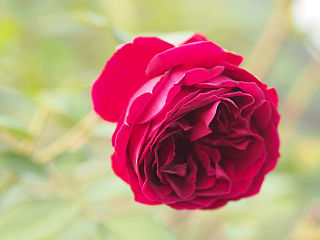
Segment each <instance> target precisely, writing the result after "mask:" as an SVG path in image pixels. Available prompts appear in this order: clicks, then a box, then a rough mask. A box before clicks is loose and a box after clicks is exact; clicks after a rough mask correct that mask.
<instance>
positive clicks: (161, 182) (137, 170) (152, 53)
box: [92, 34, 279, 209]
mask: <svg viewBox="0 0 320 240" xmlns="http://www.w3.org/2000/svg"><path fill="white" fill-rule="evenodd" d="M241 61H242V57H241V56H239V55H236V54H233V53H230V52H226V51H225V50H223V49H222V48H221V47H219V46H217V45H216V44H214V43H213V42H210V41H208V40H207V39H206V38H205V37H204V36H201V35H199V34H196V35H194V36H193V37H192V38H190V39H189V40H187V41H186V42H184V43H183V44H181V45H179V46H176V47H175V46H173V45H171V44H170V43H167V42H165V41H163V40H161V39H158V38H155V37H138V38H136V39H135V40H134V41H133V43H128V44H125V45H123V46H121V47H120V48H119V49H118V50H117V51H116V53H115V54H114V55H113V56H112V57H111V59H110V60H109V61H108V62H107V64H106V66H105V68H104V70H103V72H102V74H101V75H100V77H99V78H98V79H97V81H96V82H95V83H94V85H93V88H92V99H93V104H94V109H95V111H96V112H97V113H98V114H99V115H100V116H101V117H102V118H104V119H105V120H107V121H114V122H115V121H117V122H118V124H117V128H116V130H115V132H114V134H113V137H112V144H113V146H114V150H115V151H114V154H113V155H112V157H111V159H112V167H113V169H114V171H115V173H116V174H117V175H118V176H119V177H120V178H122V179H123V180H124V181H125V182H127V183H128V184H130V186H131V188H132V191H133V193H134V195H135V200H136V201H138V202H141V203H145V204H161V203H164V204H167V205H169V206H171V207H173V208H176V209H196V208H202V209H213V208H217V207H221V206H223V205H225V204H226V203H227V202H228V201H230V200H238V199H240V198H243V197H248V196H252V195H254V194H256V193H257V192H258V191H259V189H260V187H261V184H262V182H263V180H264V177H265V175H266V174H267V173H268V172H269V171H271V170H272V169H273V168H274V167H275V165H276V163H277V159H278V157H279V152H278V149H279V137H278V133H277V125H278V122H279V114H278V112H277V102H278V98H277V93H276V91H275V90H274V89H267V86H266V85H265V84H263V83H261V82H260V81H259V80H258V79H257V78H256V77H254V76H253V75H252V74H250V73H249V72H247V71H246V70H244V69H242V68H239V67H238V65H239V64H240V63H241ZM262 61H263V59H262Z"/></svg>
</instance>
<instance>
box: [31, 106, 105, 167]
mask: <svg viewBox="0 0 320 240" xmlns="http://www.w3.org/2000/svg"><path fill="white" fill-rule="evenodd" d="M98 121H99V118H98V116H97V115H96V114H95V113H94V112H90V113H89V114H88V115H87V116H86V117H84V118H83V119H82V120H81V121H80V122H79V123H78V124H76V125H75V126H74V127H73V128H71V129H70V130H69V131H68V132H66V133H65V134H64V135H63V136H62V137H61V138H59V139H57V140H56V141H55V142H53V143H52V144H50V145H49V146H47V147H45V148H44V149H42V150H39V151H38V152H36V153H35V154H34V159H35V161H37V162H39V163H47V162H50V161H51V160H52V159H54V158H55V157H56V156H58V155H59V154H61V153H63V152H64V151H67V150H76V149H77V148H79V147H81V146H82V145H83V144H84V143H85V142H86V140H87V139H88V137H89V133H90V131H91V129H92V127H93V126H95V125H96V123H97V122H98Z"/></svg>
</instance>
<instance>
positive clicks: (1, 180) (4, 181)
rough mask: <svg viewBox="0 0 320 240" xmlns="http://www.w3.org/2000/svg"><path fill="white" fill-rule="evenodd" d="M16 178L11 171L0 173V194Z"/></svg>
mask: <svg viewBox="0 0 320 240" xmlns="http://www.w3.org/2000/svg"><path fill="white" fill-rule="evenodd" d="M16 180H17V177H16V176H15V175H14V174H12V173H5V174H2V176H1V177H0V196H1V195H2V194H3V193H4V192H5V191H6V190H7V189H8V188H9V187H10V186H11V185H12V184H13V183H15V182H16Z"/></svg>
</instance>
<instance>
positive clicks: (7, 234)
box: [0, 199, 80, 240]
mask: <svg viewBox="0 0 320 240" xmlns="http://www.w3.org/2000/svg"><path fill="white" fill-rule="evenodd" d="M79 212H80V210H79V208H78V207H77V206H75V205H72V204H71V203H69V202H67V201H64V200H61V199H47V200H37V201H30V202H24V203H22V204H20V205H18V206H16V207H14V208H12V209H9V210H8V211H7V212H5V213H4V214H3V215H2V216H1V218H0V236H1V240H21V239H28V240H37V239H44V238H48V237H51V236H52V235H54V234H56V233H58V232H59V231H61V230H63V229H64V228H66V227H67V226H68V224H69V223H70V222H71V221H72V220H73V219H75V218H76V217H77V216H78V214H79Z"/></svg>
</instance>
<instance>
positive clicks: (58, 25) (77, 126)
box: [0, 0, 320, 240]
mask: <svg viewBox="0 0 320 240" xmlns="http://www.w3.org/2000/svg"><path fill="white" fill-rule="evenodd" d="M319 4H320V2H319V1H318V0H296V1H293V0H241V1H236V0H223V1H221V0H175V1H172V0H161V1H158V0H105V1H101V0H91V1H87V0H55V1H49V0H0V239H1V240H96V239H97V240H104V239H120V240H136V239H138V240H145V239H146V240H149V239H151V240H153V239H159V240H160V239H165V240H167V239H184V240H192V239H201V240H202V239H203V240H207V239H214V240H225V239H226V240H229V239H230V240H251V239H253V240H256V239H258V240H260V239H261V240H264V239H266V240H270V239H272V240H273V239H275V240H277V239H281V240H282V239H290V240H300V239H301V240H319V239H320V128H319V124H320V109H319V106H320V94H318V92H319V90H320V88H319V85H320V84H319V83H320V63H319V61H320V60H319V59H320V57H319V52H320V14H319V12H320V5H319ZM194 31H196V32H202V33H204V34H206V35H207V36H208V37H209V38H210V39H211V40H212V41H215V42H216V43H218V44H219V45H221V46H223V47H224V48H226V49H228V50H230V51H234V52H237V53H239V54H241V55H243V56H244V57H245V61H244V63H243V64H242V66H244V67H246V68H248V69H249V70H250V71H252V72H253V73H254V74H255V75H257V76H258V77H260V78H261V79H262V80H263V81H264V82H265V83H267V84H268V85H270V86H273V87H276V88H277V89H278V92H279V95H280V112H281V115H282V120H281V124H280V127H279V131H280V135H281V158H280V160H279V164H278V166H277V168H276V170H275V171H273V172H272V173H270V174H269V175H268V177H267V178H266V180H265V183H264V185H263V187H262V190H261V192H260V193H259V194H258V195H257V196H254V197H251V198H249V199H243V200H241V201H238V202H231V203H229V204H228V205H227V206H225V207H223V208H221V209H219V210H214V211H201V210H200V211H176V210H173V209H171V208H169V207H167V206H145V205H142V204H139V203H136V202H134V200H133V195H132V193H131V191H130V188H129V187H128V186H127V185H126V184H124V183H123V182H122V181H121V180H120V179H118V178H117V177H115V175H114V174H113V172H112V170H111V166H110V160H109V157H110V154H111V153H112V147H111V143H110V138H111V135H112V132H113V130H114V128H115V126H114V125H113V124H110V123H106V122H103V121H101V120H100V119H99V117H97V116H96V115H95V114H94V113H93V112H92V106H91V100H90V88H91V85H92V83H93V81H94V80H95V79H96V78H97V76H98V75H99V73H100V71H101V70H102V68H103V66H104V64H105V61H106V60H107V59H108V58H109V57H110V56H111V55H112V53H113V52H114V49H115V47H116V46H117V45H118V44H120V43H122V42H125V41H130V40H131V39H132V37H134V36H137V35H157V36H162V37H164V38H165V39H170V41H173V42H179V41H182V40H183V39H184V38H185V37H187V36H190V35H191V34H192V32H194Z"/></svg>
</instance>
